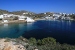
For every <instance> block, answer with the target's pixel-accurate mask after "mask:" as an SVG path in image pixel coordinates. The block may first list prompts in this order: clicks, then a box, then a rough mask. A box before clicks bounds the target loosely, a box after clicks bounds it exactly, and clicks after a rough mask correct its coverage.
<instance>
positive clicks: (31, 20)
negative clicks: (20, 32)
mask: <svg viewBox="0 0 75 50" xmlns="http://www.w3.org/2000/svg"><path fill="white" fill-rule="evenodd" d="M26 21H27V22H34V20H33V19H31V18H29V17H27V19H26Z"/></svg>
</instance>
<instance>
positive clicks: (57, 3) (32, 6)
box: [0, 0, 75, 13]
mask: <svg viewBox="0 0 75 50" xmlns="http://www.w3.org/2000/svg"><path fill="white" fill-rule="evenodd" d="M74 2H75V0H0V9H2V10H7V11H10V12H12V11H20V10H26V11H30V12H34V13H45V12H55V13H75V10H74V9H75V7H74V5H75V3H74Z"/></svg>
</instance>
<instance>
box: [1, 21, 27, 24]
mask: <svg viewBox="0 0 75 50" xmlns="http://www.w3.org/2000/svg"><path fill="white" fill-rule="evenodd" d="M1 22H2V21H0V25H2V24H11V23H26V21H25V20H23V21H21V20H13V21H8V22H6V23H5V22H4V23H1Z"/></svg>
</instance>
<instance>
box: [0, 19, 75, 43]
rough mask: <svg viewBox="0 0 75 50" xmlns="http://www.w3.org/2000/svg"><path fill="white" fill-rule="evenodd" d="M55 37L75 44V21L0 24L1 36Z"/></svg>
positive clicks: (63, 41)
mask: <svg viewBox="0 0 75 50" xmlns="http://www.w3.org/2000/svg"><path fill="white" fill-rule="evenodd" d="M20 36H23V37H25V38H30V37H35V38H36V39H41V38H45V37H53V38H55V39H57V42H60V43H69V44H75V40H74V39H75V21H46V20H40V21H36V22H33V23H14V24H3V25H0V38H4V37H9V38H18V37H20Z"/></svg>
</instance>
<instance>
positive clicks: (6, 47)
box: [0, 39, 26, 50]
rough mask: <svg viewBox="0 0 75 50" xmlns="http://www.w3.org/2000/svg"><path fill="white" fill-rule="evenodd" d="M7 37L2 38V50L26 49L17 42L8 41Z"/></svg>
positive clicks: (0, 49)
mask: <svg viewBox="0 0 75 50" xmlns="http://www.w3.org/2000/svg"><path fill="white" fill-rule="evenodd" d="M5 40H6V39H0V50H26V48H25V47H24V46H23V45H21V44H16V43H15V42H12V41H9V42H6V41H5Z"/></svg>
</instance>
